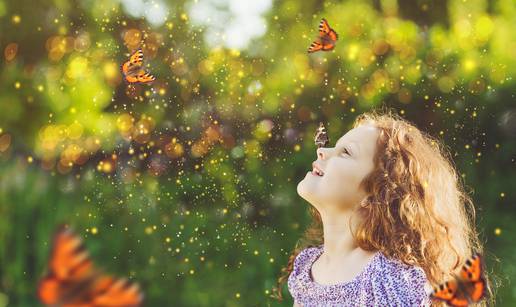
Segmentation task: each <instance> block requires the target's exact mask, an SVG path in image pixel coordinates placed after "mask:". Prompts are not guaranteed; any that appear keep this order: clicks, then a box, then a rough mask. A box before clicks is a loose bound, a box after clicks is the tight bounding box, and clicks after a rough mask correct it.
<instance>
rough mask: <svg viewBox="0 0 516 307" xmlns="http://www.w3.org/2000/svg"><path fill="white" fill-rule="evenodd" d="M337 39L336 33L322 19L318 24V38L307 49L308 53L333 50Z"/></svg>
mask: <svg viewBox="0 0 516 307" xmlns="http://www.w3.org/2000/svg"><path fill="white" fill-rule="evenodd" d="M337 39H338V35H337V32H335V30H333V29H332V28H331V27H330V25H329V24H328V21H327V20H326V19H325V18H323V19H321V22H320V23H319V37H318V38H317V40H316V41H314V42H313V43H312V44H311V45H310V47H309V48H308V53H312V52H316V51H319V50H322V51H330V50H333V48H334V47H335V42H336V41H337Z"/></svg>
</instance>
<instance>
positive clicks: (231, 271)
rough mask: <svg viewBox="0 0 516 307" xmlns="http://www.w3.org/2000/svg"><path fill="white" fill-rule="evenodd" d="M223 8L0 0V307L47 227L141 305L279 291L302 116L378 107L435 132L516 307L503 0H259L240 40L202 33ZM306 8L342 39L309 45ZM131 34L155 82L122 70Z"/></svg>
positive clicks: (300, 221) (35, 273) (343, 124)
mask: <svg viewBox="0 0 516 307" xmlns="http://www.w3.org/2000/svg"><path fill="white" fill-rule="evenodd" d="M266 2H267V1H264V3H266ZM130 3H133V4H134V3H140V4H142V6H141V8H140V9H141V10H143V11H145V10H147V9H150V8H152V7H153V6H155V7H157V8H158V11H160V10H164V11H166V12H167V13H168V15H167V17H166V19H164V20H162V22H161V23H159V21H160V20H159V19H158V23H156V22H154V23H153V22H151V21H153V20H152V18H153V17H152V16H154V15H146V16H147V17H141V16H140V17H138V14H137V13H139V12H138V11H135V10H137V8H138V6H136V8H135V6H134V5H133V6H131V5H130ZM235 3H236V2H234V1H229V2H228V3H225V2H223V1H215V0H211V1H210V0H198V1H165V2H156V1H154V2H151V1H147V2H143V1H132V2H131V1H126V0H123V1H115V0H110V1H104V0H102V1H101V0H88V1H62V0H54V1H51V0H47V1H36V2H34V1H28V0H19V1H12V0H9V1H6V0H0V49H1V50H2V52H3V54H2V55H1V56H2V61H1V62H0V109H1V111H2V112H0V242H1V244H0V306H4V305H6V304H7V305H9V306H34V305H37V304H38V303H37V299H36V296H35V289H36V284H37V281H38V279H39V278H40V277H41V276H42V274H43V273H44V270H45V267H46V261H47V259H48V252H49V244H50V243H51V234H52V233H53V231H54V229H55V226H56V225H57V224H59V223H62V222H67V223H69V224H70V225H72V226H73V227H74V228H75V229H76V230H77V231H78V232H79V233H81V234H82V235H83V236H84V238H85V242H86V245H87V248H88V249H89V250H90V252H91V254H92V257H93V259H94V260H95V261H96V263H98V265H99V266H101V267H103V268H104V269H105V270H106V271H108V272H110V273H113V274H117V275H120V276H129V277H131V278H134V279H135V280H137V281H138V282H139V283H140V284H141V285H142V288H143V289H144V291H145V294H146V303H147V305H148V306H169V305H174V306H258V305H259V306H263V305H269V304H271V305H285V306H291V305H292V300H291V298H290V297H289V295H288V294H287V290H286V287H285V288H284V290H285V292H284V295H285V296H286V297H287V299H286V300H285V301H283V302H282V303H278V302H275V301H273V300H271V299H269V298H268V296H269V294H270V290H271V287H272V286H273V285H274V283H275V281H276V279H277V277H278V275H279V272H280V268H281V267H282V266H283V265H285V264H286V261H287V257H288V254H289V252H290V251H291V250H292V249H293V247H294V245H295V243H296V241H297V239H298V238H299V237H300V236H301V234H302V232H303V229H304V228H305V227H306V226H307V225H308V223H309V216H308V214H307V210H306V206H307V203H305V202H304V201H303V200H302V199H301V198H300V197H298V196H297V194H296V185H297V182H298V181H299V180H300V179H301V178H302V176H303V175H304V174H305V172H306V170H307V169H309V168H310V164H311V161H313V160H314V159H315V154H314V151H315V146H314V144H313V138H312V137H313V133H314V131H315V128H316V126H317V124H318V122H319V121H323V122H325V123H327V127H328V132H329V135H330V140H333V141H334V140H337V139H338V138H339V137H340V136H341V135H342V134H344V133H345V132H346V131H347V130H348V129H349V128H350V124H351V123H352V121H353V119H354V118H355V116H356V115H358V114H360V113H361V112H365V111H368V110H370V109H372V108H374V107H377V106H380V105H386V106H389V107H392V108H395V109H396V110H398V112H399V113H400V114H402V115H403V116H404V117H406V118H407V119H409V120H410V121H413V122H414V123H416V125H417V126H418V127H420V128H421V129H422V130H424V131H427V132H429V133H430V134H432V135H438V136H439V137H441V138H442V139H443V140H444V142H445V143H446V144H447V145H449V150H450V151H451V152H452V154H453V157H454V159H455V163H456V165H457V168H458V170H459V172H460V173H461V175H462V177H463V178H464V179H465V182H466V184H467V185H468V186H470V187H471V188H472V192H473V198H474V200H475V203H476V205H477V208H478V215H477V222H478V229H479V230H480V232H481V236H482V239H483V240H484V242H486V247H487V250H488V251H489V253H488V255H487V264H488V268H489V269H490V271H494V273H495V274H496V275H497V276H498V282H501V286H500V287H499V289H498V292H497V301H498V303H499V305H500V306H514V305H516V291H515V290H514V289H515V288H514V285H512V284H511V283H510V281H511V280H513V279H514V277H515V276H516V265H515V263H516V256H515V255H516V253H515V247H514V245H513V244H511V243H512V242H513V241H514V240H515V239H516V232H515V230H516V229H515V228H516V227H515V226H514V225H515V223H514V222H513V220H514V218H515V217H516V209H515V208H516V207H515V205H516V202H515V201H516V197H515V194H514V191H512V188H514V185H515V183H516V173H515V172H514V165H515V158H516V156H515V154H514V153H515V152H516V144H515V139H516V138H515V136H516V107H515V104H514V102H515V97H514V95H515V89H516V87H515V81H514V79H513V76H514V75H515V72H516V34H515V32H514V31H513V29H514V27H516V4H515V2H514V1H513V0H499V1H486V0H449V1H444V0H442V1H424V0H418V1H407V0H403V1H402V0H399V1H397V0H377V1H358V0H357V1H342V2H337V1H324V2H318V1H276V2H274V3H272V6H271V7H270V8H266V9H265V10H264V11H263V13H262V15H261V16H262V18H263V19H264V21H265V24H266V31H265V33H264V34H263V35H262V36H256V37H254V38H253V39H251V40H250V42H249V44H248V45H246V46H244V47H242V48H240V49H234V48H230V47H228V46H233V45H231V43H232V42H236V40H237V39H241V37H240V38H239V36H238V35H237V36H231V35H229V36H227V37H225V41H224V40H223V39H224V35H222V34H223V33H222V34H220V33H219V34H220V35H215V34H214V31H215V30H214V29H218V28H221V29H222V30H224V29H227V28H228V27H231V26H232V24H231V23H230V22H229V21H230V19H227V20H226V19H225V17H224V16H227V15H224V14H227V12H230V11H231V10H232V9H234V7H235V5H236V4H235ZM210 5H211V6H210ZM202 7H204V9H206V7H208V8H209V7H212V9H213V7H216V8H217V10H213V11H210V10H209V9H208V11H207V12H208V15H209V16H210V18H211V19H213V21H210V20H209V19H203V18H199V17H198V18H192V16H196V14H197V13H198V11H200V9H201V8H202ZM210 14H211V15H210ZM149 16H150V17H149ZM322 17H325V18H326V19H327V20H328V21H329V23H330V25H331V26H332V27H333V28H334V29H335V30H336V31H337V33H338V34H339V40H338V42H337V45H336V48H335V50H334V51H332V52H327V53H323V52H319V53H315V54H310V55H308V54H307V53H306V49H307V48H308V46H309V45H310V43H311V41H312V40H313V39H314V38H315V36H316V34H317V26H318V23H319V20H320V18H322ZM221 18H222V20H223V21H228V23H227V24H226V23H225V22H218V21H217V20H219V21H220V19H221ZM222 30H221V31H222ZM230 30H231V29H230ZM217 31H218V30H217ZM228 33H232V32H228ZM237 33H238V32H237ZM239 35H247V34H245V32H242V33H241V34H239ZM216 39H222V40H221V42H219V43H213V41H215V42H217V40H216ZM142 41H143V45H141V44H140V42H142ZM138 47H142V48H143V50H144V53H145V58H146V63H148V66H147V67H146V69H149V70H150V71H151V72H152V73H153V74H154V75H155V76H156V77H157V80H156V81H155V82H154V83H153V84H152V85H128V84H126V83H124V82H123V80H122V75H121V73H120V72H119V66H120V65H121V64H122V63H123V62H124V61H125V60H127V58H128V56H129V53H130V52H132V51H134V50H135V49H136V48H138Z"/></svg>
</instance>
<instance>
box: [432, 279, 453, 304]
mask: <svg viewBox="0 0 516 307" xmlns="http://www.w3.org/2000/svg"><path fill="white" fill-rule="evenodd" d="M457 290H458V284H457V281H456V280H449V281H447V282H445V283H442V284H440V285H439V287H437V288H435V289H434V291H433V292H432V297H433V298H435V299H438V300H441V301H446V302H449V301H451V300H452V299H453V298H454V297H455V296H456V294H457Z"/></svg>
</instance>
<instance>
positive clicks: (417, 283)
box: [371, 253, 431, 306]
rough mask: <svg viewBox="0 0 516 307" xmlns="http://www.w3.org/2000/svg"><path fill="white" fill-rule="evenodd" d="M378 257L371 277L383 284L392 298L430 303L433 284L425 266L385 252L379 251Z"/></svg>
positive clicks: (420, 303) (424, 303) (421, 303)
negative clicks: (427, 275)
mask: <svg viewBox="0 0 516 307" xmlns="http://www.w3.org/2000/svg"><path fill="white" fill-rule="evenodd" d="M376 258H377V259H376V260H377V261H376V262H375V265H374V269H373V270H372V272H371V273H372V274H371V275H373V276H371V277H372V278H371V279H374V280H375V281H377V282H378V283H379V284H381V285H382V288H383V291H385V293H386V294H387V296H388V297H390V299H394V300H401V301H405V300H414V303H417V305H418V306H421V305H425V306H427V305H429V304H430V300H429V293H430V291H431V286H430V283H429V282H428V279H427V277H426V273H425V271H424V270H423V268H421V267H420V266H417V265H410V264H406V263H404V262H402V261H401V260H398V259H395V258H390V257H388V256H386V255H384V254H383V253H379V257H376Z"/></svg>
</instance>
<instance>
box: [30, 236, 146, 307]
mask: <svg viewBox="0 0 516 307" xmlns="http://www.w3.org/2000/svg"><path fill="white" fill-rule="evenodd" d="M48 266H49V272H48V273H47V275H46V276H45V277H43V278H42V279H41V280H40V282H39V286H38V296H39V299H40V300H41V302H42V303H43V304H45V305H48V306H62V307H115V306H116V307H122V306H123V307H137V306H140V305H141V303H142V301H143V293H142V292H141V290H140V288H139V286H138V284H136V283H131V282H129V281H128V280H127V279H125V278H120V279H117V278H114V277H111V276H108V275H104V274H102V273H101V272H99V271H98V270H97V269H96V268H95V267H94V265H93V262H92V261H91V259H90V257H89V255H88V252H87V251H86V249H85V247H84V244H83V243H82V240H81V238H80V237H79V236H77V235H76V234H74V233H73V232H72V231H71V230H70V229H68V228H65V226H61V227H60V228H59V229H58V231H57V232H56V234H55V236H54V242H53V246H52V253H51V255H50V260H49V265H48Z"/></svg>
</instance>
